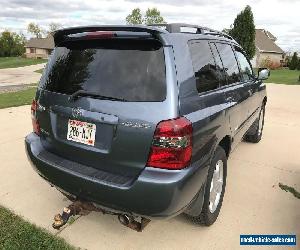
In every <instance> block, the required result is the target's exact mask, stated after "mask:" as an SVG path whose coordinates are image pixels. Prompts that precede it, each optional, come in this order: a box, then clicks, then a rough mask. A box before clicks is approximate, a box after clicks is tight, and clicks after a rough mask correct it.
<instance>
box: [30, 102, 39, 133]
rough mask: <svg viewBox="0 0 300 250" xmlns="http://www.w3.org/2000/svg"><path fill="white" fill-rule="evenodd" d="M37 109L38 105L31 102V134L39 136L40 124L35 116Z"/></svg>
mask: <svg viewBox="0 0 300 250" xmlns="http://www.w3.org/2000/svg"><path fill="white" fill-rule="evenodd" d="M37 108H38V103H37V102H36V100H32V104H31V120H32V127H33V132H34V133H36V134H37V135H40V124H39V121H38V119H37V116H36V111H37Z"/></svg>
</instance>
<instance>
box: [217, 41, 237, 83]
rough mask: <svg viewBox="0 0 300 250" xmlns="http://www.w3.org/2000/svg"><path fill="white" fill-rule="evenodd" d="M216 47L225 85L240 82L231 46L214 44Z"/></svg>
mask: <svg viewBox="0 0 300 250" xmlns="http://www.w3.org/2000/svg"><path fill="white" fill-rule="evenodd" d="M216 46H217V48H218V51H219V53H220V56H221V59H222V62H223V65H224V73H225V75H226V78H227V84H232V83H236V82H240V81H241V76H240V71H239V67H238V64H237V61H236V59H235V56H234V53H233V50H232V48H231V46H230V45H229V44H224V43H216Z"/></svg>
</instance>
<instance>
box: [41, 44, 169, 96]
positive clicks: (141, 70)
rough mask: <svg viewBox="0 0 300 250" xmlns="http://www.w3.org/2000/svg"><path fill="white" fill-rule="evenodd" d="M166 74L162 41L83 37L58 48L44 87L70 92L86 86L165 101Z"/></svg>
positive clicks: (104, 92)
mask: <svg viewBox="0 0 300 250" xmlns="http://www.w3.org/2000/svg"><path fill="white" fill-rule="evenodd" d="M165 78H166V76H165V60H164V53H163V47H162V46H161V45H160V44H158V42H151V41H150V42H149V41H148V42H141V41H139V42H138V43H137V42H136V43H133V42H126V41H122V44H118V42H117V43H113V42H111V43H107V44H104V45H101V44H100V43H99V42H98V43H97V41H91V42H83V41H81V42H69V43H68V44H63V46H60V47H56V48H55V49H54V51H53V53H52V55H51V57H50V60H49V62H48V64H47V66H46V70H45V72H44V74H43V76H42V78H41V81H40V87H41V88H43V89H46V90H49V91H53V92H57V93H63V94H68V95H70V94H73V93H74V92H76V91H78V90H84V91H88V92H93V93H96V94H99V95H101V96H108V97H113V98H118V99H124V100H126V101H163V100H164V99H165V97H166V79H165Z"/></svg>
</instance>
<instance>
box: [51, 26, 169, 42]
mask: <svg viewBox="0 0 300 250" xmlns="http://www.w3.org/2000/svg"><path fill="white" fill-rule="evenodd" d="M96 31H125V32H145V33H148V34H150V35H151V36H153V37H157V36H158V35H159V34H161V33H169V32H168V31H166V30H163V29H160V28H156V27H148V26H143V25H101V26H80V27H73V28H66V29H61V30H57V31H56V32H55V33H54V34H53V38H54V43H55V46H57V45H58V44H60V43H61V42H63V41H65V40H66V39H67V37H68V36H69V35H71V34H78V33H84V32H96Z"/></svg>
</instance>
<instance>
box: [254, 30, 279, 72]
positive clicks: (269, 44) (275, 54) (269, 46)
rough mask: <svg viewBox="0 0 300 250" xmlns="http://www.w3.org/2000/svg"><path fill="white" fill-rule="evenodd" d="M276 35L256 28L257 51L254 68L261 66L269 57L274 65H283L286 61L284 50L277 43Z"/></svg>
mask: <svg viewBox="0 0 300 250" xmlns="http://www.w3.org/2000/svg"><path fill="white" fill-rule="evenodd" d="M276 40H277V39H276V37H275V36H273V35H272V34H271V33H270V32H269V31H267V30H264V29H256V30H255V47H256V52H255V56H254V58H253V59H252V60H251V63H252V65H253V67H254V68H258V67H261V66H262V64H263V62H264V61H265V60H266V59H267V60H270V61H271V62H272V63H273V64H274V65H278V66H282V65H283V63H284V56H285V54H284V51H283V50H282V49H281V48H280V47H279V46H278V45H277V44H276V43H275V41H276Z"/></svg>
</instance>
